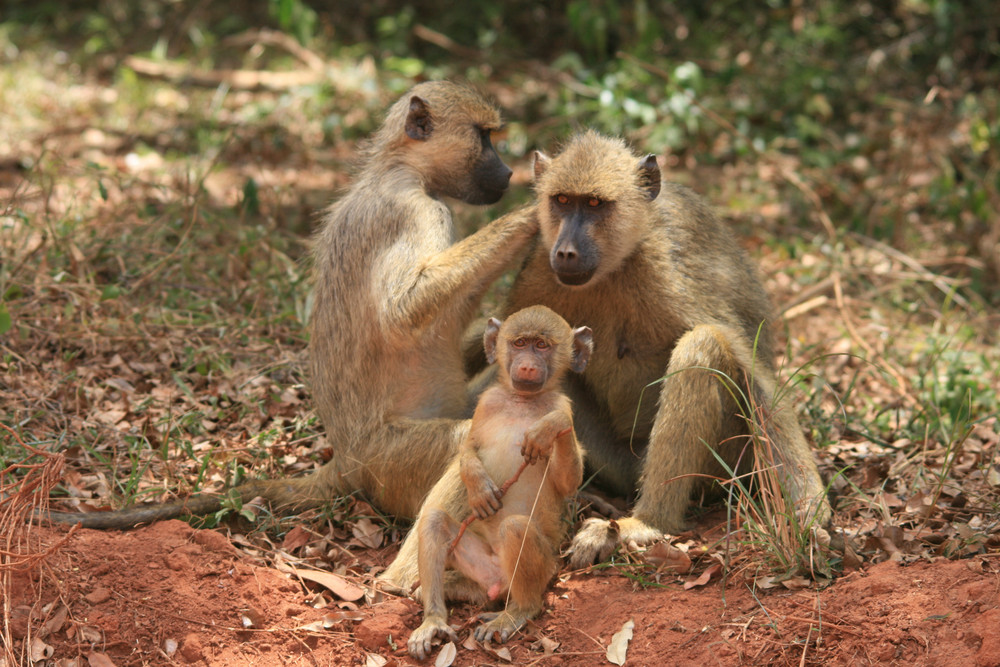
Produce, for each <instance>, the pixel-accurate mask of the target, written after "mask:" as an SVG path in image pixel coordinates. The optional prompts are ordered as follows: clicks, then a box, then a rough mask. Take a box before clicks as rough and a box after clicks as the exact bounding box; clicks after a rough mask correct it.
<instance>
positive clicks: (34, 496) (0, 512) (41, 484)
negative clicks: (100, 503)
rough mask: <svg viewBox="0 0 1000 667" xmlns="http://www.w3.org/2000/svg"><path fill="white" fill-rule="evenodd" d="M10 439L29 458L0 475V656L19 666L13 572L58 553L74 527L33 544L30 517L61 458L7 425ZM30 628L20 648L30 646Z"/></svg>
mask: <svg viewBox="0 0 1000 667" xmlns="http://www.w3.org/2000/svg"><path fill="white" fill-rule="evenodd" d="M0 427H3V429H4V430H5V431H7V432H8V433H9V434H10V436H11V438H13V440H14V441H16V442H17V444H18V445H19V446H20V447H21V448H22V449H23V450H24V451H25V452H26V453H27V454H28V457H27V458H26V459H25V460H23V461H20V462H18V463H14V464H12V465H10V466H8V467H7V468H5V469H4V470H3V471H0V535H2V536H3V537H2V538H0V539H2V542H0V544H2V547H0V593H2V595H0V598H2V600H3V603H2V607H3V627H2V628H0V637H2V639H3V653H2V654H0V658H2V659H3V660H5V661H6V663H7V664H9V665H17V664H22V661H21V660H20V659H19V658H18V656H17V655H15V653H14V643H13V638H12V636H11V606H10V601H11V597H12V596H11V588H12V575H13V574H14V572H23V571H25V570H28V569H30V568H33V567H37V566H38V565H40V564H41V562H42V561H44V560H45V558H46V557H48V556H49V555H50V554H51V553H53V552H54V551H56V550H58V549H59V548H60V547H61V546H62V545H63V544H65V543H66V541H67V540H68V539H69V538H70V536H72V534H73V533H74V531H75V527H74V528H73V529H71V530H70V531H69V532H67V533H66V535H64V536H63V537H62V539H60V540H58V541H56V542H55V543H54V544H49V545H48V546H45V547H42V546H41V545H35V544H32V541H31V521H30V519H31V515H32V513H33V512H34V511H35V510H36V509H37V508H41V509H43V510H44V509H45V507H46V505H47V504H48V497H49V492H50V491H51V490H52V487H54V486H55V485H56V484H57V483H58V482H59V479H60V477H61V476H62V470H63V457H62V456H61V455H59V454H50V453H48V452H43V451H40V450H38V449H35V448H34V447H32V446H30V445H27V444H25V443H24V441H23V440H21V436H19V435H18V434H17V432H16V431H14V430H13V429H12V428H10V427H9V426H7V425H6V424H0ZM31 457H41V460H40V461H38V462H37V463H29V462H28V459H29V458H31ZM31 630H32V628H31V626H30V624H29V626H28V635H27V636H26V637H25V640H24V642H23V643H22V644H21V645H22V646H30V645H31Z"/></svg>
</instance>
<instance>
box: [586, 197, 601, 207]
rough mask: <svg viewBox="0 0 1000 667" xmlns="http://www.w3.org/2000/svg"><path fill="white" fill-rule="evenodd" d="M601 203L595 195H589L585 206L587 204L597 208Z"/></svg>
mask: <svg viewBox="0 0 1000 667" xmlns="http://www.w3.org/2000/svg"><path fill="white" fill-rule="evenodd" d="M603 203H604V202H603V201H601V200H600V199H598V198H597V197H591V198H590V199H588V200H587V206H589V207H590V208H597V207H598V206H600V205H601V204H603Z"/></svg>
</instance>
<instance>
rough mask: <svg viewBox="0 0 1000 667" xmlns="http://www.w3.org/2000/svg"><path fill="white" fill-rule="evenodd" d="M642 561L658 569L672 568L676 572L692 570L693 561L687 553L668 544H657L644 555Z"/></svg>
mask: <svg viewBox="0 0 1000 667" xmlns="http://www.w3.org/2000/svg"><path fill="white" fill-rule="evenodd" d="M642 559H643V560H644V561H646V562H647V563H649V564H650V565H652V566H654V567H655V568H656V569H658V570H659V569H667V568H671V569H673V570H675V571H676V572H687V571H688V570H690V569H691V559H690V558H689V557H688V555H687V554H686V553H684V552H683V551H681V550H680V549H678V548H677V547H675V546H673V545H671V544H667V543H666V542H657V543H656V544H654V545H653V546H651V547H650V548H648V549H646V551H645V553H643V554H642Z"/></svg>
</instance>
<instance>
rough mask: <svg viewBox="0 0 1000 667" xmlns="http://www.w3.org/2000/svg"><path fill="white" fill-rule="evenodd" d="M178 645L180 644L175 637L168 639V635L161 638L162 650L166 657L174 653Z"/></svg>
mask: <svg viewBox="0 0 1000 667" xmlns="http://www.w3.org/2000/svg"><path fill="white" fill-rule="evenodd" d="M178 646H180V644H178V643H177V640H176V639H170V638H169V637H168V638H167V639H164V640H163V652H164V653H166V654H167V657H168V658H169V657H171V656H173V654H174V653H177V647H178Z"/></svg>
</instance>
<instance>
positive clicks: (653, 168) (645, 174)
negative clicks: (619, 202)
mask: <svg viewBox="0 0 1000 667" xmlns="http://www.w3.org/2000/svg"><path fill="white" fill-rule="evenodd" d="M639 187H640V188H642V190H643V191H644V192H645V193H646V198H647V199H648V200H649V201H653V200H654V199H656V197H657V195H659V194H660V165H658V164H656V156H655V155H653V154H652V153H650V154H649V155H647V156H646V157H644V158H642V161H640V162H639Z"/></svg>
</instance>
